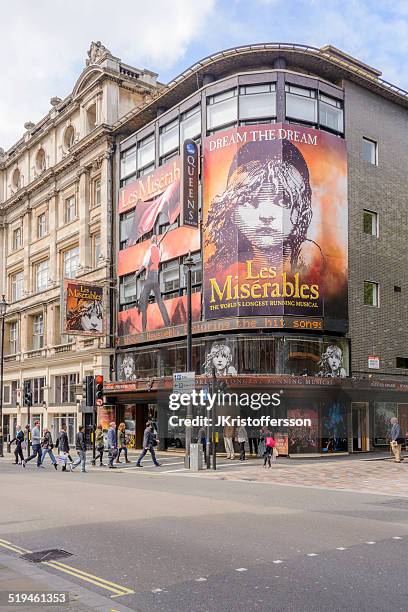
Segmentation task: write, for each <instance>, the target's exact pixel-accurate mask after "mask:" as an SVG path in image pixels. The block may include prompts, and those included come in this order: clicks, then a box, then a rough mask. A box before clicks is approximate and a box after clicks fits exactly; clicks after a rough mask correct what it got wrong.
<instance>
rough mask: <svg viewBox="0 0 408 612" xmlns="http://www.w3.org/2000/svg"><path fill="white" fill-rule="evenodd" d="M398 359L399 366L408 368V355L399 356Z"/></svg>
mask: <svg viewBox="0 0 408 612" xmlns="http://www.w3.org/2000/svg"><path fill="white" fill-rule="evenodd" d="M396 361H397V363H396V365H397V368H403V369H404V370H408V357H397V359H396Z"/></svg>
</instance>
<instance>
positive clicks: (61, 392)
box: [55, 374, 79, 404]
mask: <svg viewBox="0 0 408 612" xmlns="http://www.w3.org/2000/svg"><path fill="white" fill-rule="evenodd" d="M78 381H79V374H64V375H63V376H56V377H55V403H56V404H74V403H75V385H77V384H78Z"/></svg>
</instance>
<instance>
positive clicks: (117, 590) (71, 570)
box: [44, 561, 134, 596]
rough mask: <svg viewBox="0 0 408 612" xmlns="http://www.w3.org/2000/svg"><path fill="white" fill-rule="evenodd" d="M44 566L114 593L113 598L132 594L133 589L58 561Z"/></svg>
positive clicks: (48, 562)
mask: <svg viewBox="0 0 408 612" xmlns="http://www.w3.org/2000/svg"><path fill="white" fill-rule="evenodd" d="M44 565H49V566H50V567H53V568H54V569H58V570H60V571H61V572H66V573H67V574H71V575H72V576H75V577H76V578H79V579H80V580H84V581H85V582H90V583H91V584H95V585H96V586H99V587H101V588H102V589H106V590H107V591H111V593H114V595H115V596H122V595H131V594H133V593H134V591H133V589H129V588H128V587H125V586H122V585H121V584H116V582H111V581H110V580H105V579H104V578H100V577H99V576H95V575H94V574H90V573H89V572H84V571H83V570H80V569H77V568H76V567H74V566H72V565H66V564H65V563H60V562H59V561H45V562H44Z"/></svg>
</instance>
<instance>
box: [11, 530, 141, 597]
mask: <svg viewBox="0 0 408 612" xmlns="http://www.w3.org/2000/svg"><path fill="white" fill-rule="evenodd" d="M0 546H2V547H3V548H7V549H8V550H11V551H13V552H15V553H17V554H19V555H21V554H25V553H31V552H32V551H31V550H28V549H27V548H22V547H21V546H18V545H17V544H13V543H12V542H8V541H7V540H2V539H0ZM41 565H48V566H50V567H52V568H54V569H57V570H59V571H60V572H65V573H66V574H70V575H71V576H75V578H79V579H80V580H84V581H85V582H89V583H91V584H94V585H96V586H98V587H100V588H102V589H105V590H107V591H110V592H111V593H114V595H112V597H122V596H123V595H132V594H133V593H134V591H133V590H132V589H129V588H128V587H125V586H122V585H120V584H116V583H115V582H110V581H109V580H105V579H104V578H99V576H94V575H93V574H89V573H88V572H84V571H83V570H80V569H77V568H76V567H73V566H71V565H66V564H65V563H60V562H59V561H43V562H42V563H41Z"/></svg>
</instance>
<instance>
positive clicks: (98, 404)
mask: <svg viewBox="0 0 408 612" xmlns="http://www.w3.org/2000/svg"><path fill="white" fill-rule="evenodd" d="M95 403H96V405H97V406H103V399H101V398H99V397H98V398H97V399H96V402H95Z"/></svg>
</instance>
